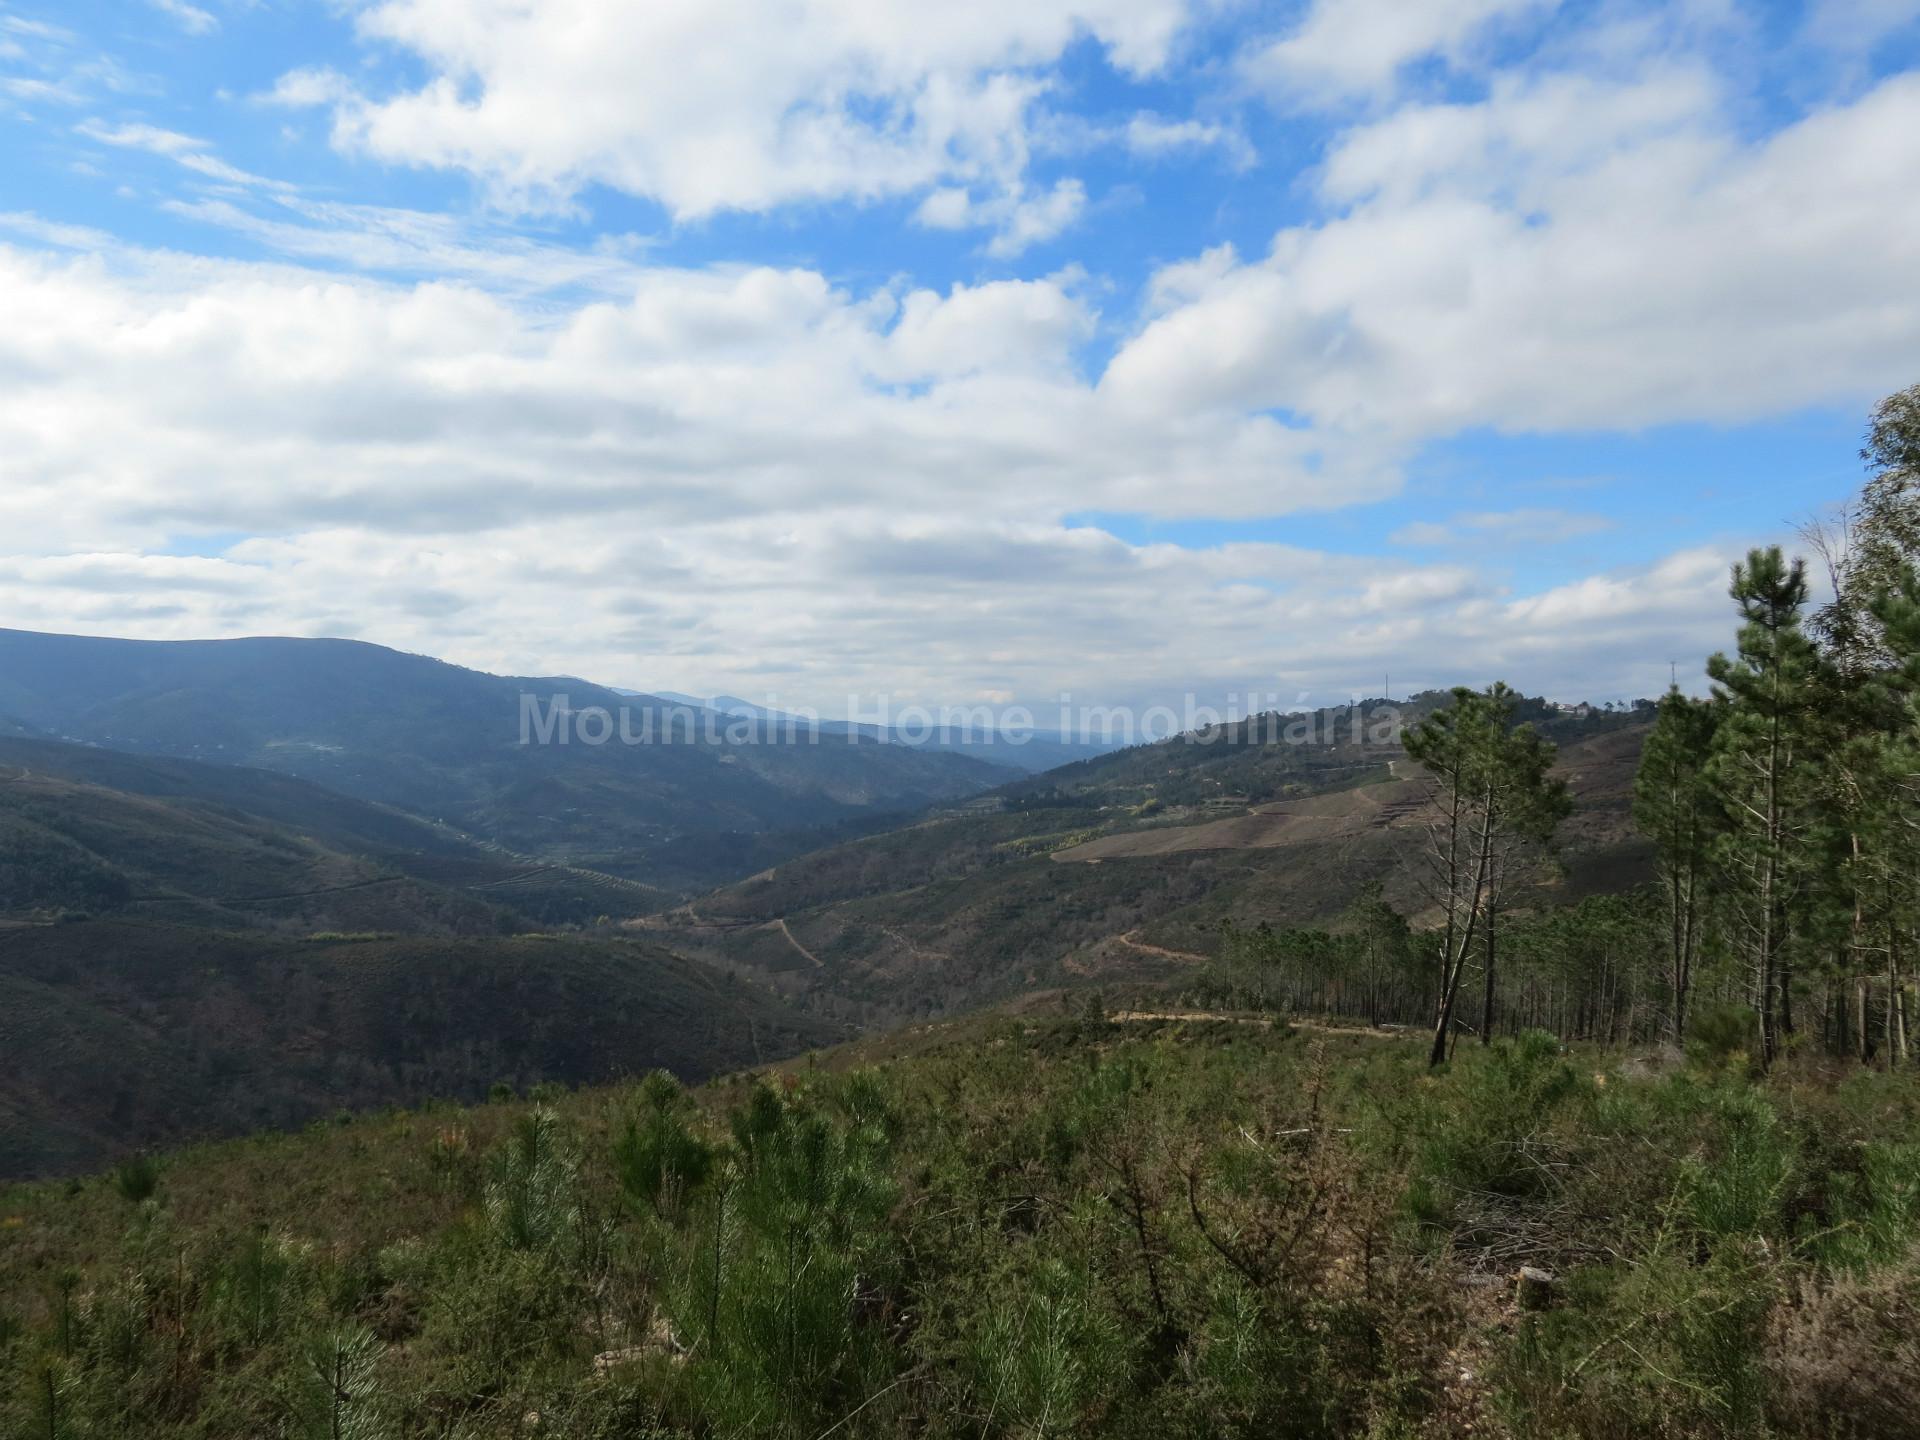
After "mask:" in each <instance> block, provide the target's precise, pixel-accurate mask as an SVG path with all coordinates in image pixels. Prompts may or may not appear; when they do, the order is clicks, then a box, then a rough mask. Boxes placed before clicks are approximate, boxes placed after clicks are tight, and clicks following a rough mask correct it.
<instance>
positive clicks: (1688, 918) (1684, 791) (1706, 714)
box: [1633, 685, 1723, 1045]
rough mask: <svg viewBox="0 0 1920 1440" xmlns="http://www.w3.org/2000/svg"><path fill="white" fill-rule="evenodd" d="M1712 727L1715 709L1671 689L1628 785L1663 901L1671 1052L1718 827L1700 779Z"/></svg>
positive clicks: (1683, 1024) (1683, 1025) (1708, 790)
mask: <svg viewBox="0 0 1920 1440" xmlns="http://www.w3.org/2000/svg"><path fill="white" fill-rule="evenodd" d="M1719 724H1720V707H1719V706H1718V705H1717V704H1716V703H1715V702H1713V701H1711V700H1695V699H1692V698H1691V697H1689V696H1687V695H1684V694H1682V693H1681V691H1680V687H1679V686H1677V685H1676V686H1674V687H1673V688H1672V689H1671V690H1669V691H1668V692H1667V694H1666V697H1665V698H1664V699H1662V700H1661V702H1660V708H1659V711H1658V714H1657V716H1656V718H1655V720H1654V724H1653V730H1652V732H1651V733H1650V734H1649V735H1648V736H1647V743H1646V748H1645V749H1644V750H1642V752H1641V755H1640V769H1639V772H1638V773H1637V774H1636V775H1635V776H1634V780H1633V817H1634V820H1635V822H1636V823H1637V824H1638V825H1639V826H1640V829H1641V830H1642V831H1643V832H1644V833H1645V834H1646V835H1647V836H1649V837H1650V838H1651V839H1652V840H1653V842H1654V845H1655V846H1656V847H1657V848H1658V851H1659V857H1660V858H1659V867H1660V887H1661V889H1662V890H1663V891H1664V892H1665V894H1666V898H1667V912H1668V938H1667V944H1668V949H1667V990H1668V1006H1669V1011H1668V1024H1669V1025H1670V1026H1671V1027H1672V1032H1673V1042H1674V1044H1676V1045H1681V1044H1685V1043H1686V1038H1687V1003H1688V1001H1689V999H1690V998H1691V996H1692V993H1693V973H1694V966H1695V962H1696V959H1697V957H1698V955H1699V951H1700V927H1701V923H1702V918H1703V913H1702V912H1703V910H1704V909H1705V897H1704V895H1703V894H1702V890H1703V887H1704V881H1705V880H1706V875H1707V870H1708V865H1709V860H1710V857H1711V853H1712V846H1713V841H1714V838H1715V836H1716V835H1717V834H1718V833H1719V831H1720V829H1721V827H1722V824H1723V820H1722V816H1721V812H1720V808H1719V805H1718V802H1717V801H1716V799H1715V796H1714V792H1713V786H1712V785H1711V784H1710V783H1709V782H1708V778H1707V770H1708V765H1709V763H1710V762H1711V760H1712V758H1713V742H1714V733H1715V731H1716V730H1717V729H1718V728H1719Z"/></svg>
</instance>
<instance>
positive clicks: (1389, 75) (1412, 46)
mask: <svg viewBox="0 0 1920 1440" xmlns="http://www.w3.org/2000/svg"><path fill="white" fill-rule="evenodd" d="M1557 4H1558V0H1420V3H1418V4H1407V3H1405V0H1313V3H1312V5H1311V6H1310V7H1309V8H1308V10H1307V12H1306V15H1305V16H1304V18H1303V19H1302V20H1301V22H1300V24H1299V26H1298V27H1297V28H1296V29H1295V30H1293V31H1292V32H1291V33H1289V34H1287V35H1285V36H1282V37H1281V38H1280V39H1277V40H1274V41H1271V42H1270V43H1268V44H1266V45H1265V46H1262V47H1258V48H1256V49H1255V50H1253V51H1252V53H1251V54H1250V55H1249V56H1248V57H1247V59H1246V61H1245V62H1244V63H1245V66H1246V69H1247V70H1248V72H1249V73H1250V74H1252V75H1253V76H1254V77H1255V78H1256V79H1257V80H1260V81H1262V82H1264V83H1266V84H1269V85H1271V86H1274V87H1275V88H1277V89H1280V90H1282V91H1283V92H1285V93H1288V94H1290V95H1295V96H1299V97H1302V98H1308V99H1327V98H1336V97H1339V96H1345V95H1354V94H1369V93H1378V92H1381V91H1383V90H1385V89H1386V88H1388V87H1389V86H1390V85H1391V84H1392V82H1393V80H1394V78H1395V77H1396V76H1397V75H1398V73H1399V72H1400V70H1401V68H1402V67H1403V66H1405V65H1408V64H1410V63H1412V62H1413V61H1416V60H1421V59H1425V58H1427V57H1428V56H1433V55H1438V56H1441V57H1443V58H1445V59H1447V60H1449V61H1453V62H1456V63H1457V62H1459V61H1460V60H1461V59H1462V58H1463V57H1464V56H1466V55H1467V54H1468V53H1469V51H1470V48H1471V47H1472V45H1473V44H1474V43H1475V42H1476V41H1477V40H1479V39H1480V37H1481V36H1482V35H1483V34H1484V33H1485V32H1486V31H1487V29H1488V28H1489V27H1491V26H1493V25H1495V24H1496V23H1498V22H1501V21H1506V20H1512V19H1515V18H1517V17H1522V16H1527V15H1538V14H1542V13H1544V12H1547V11H1550V10H1552V9H1553V8H1555V6H1556V5H1557Z"/></svg>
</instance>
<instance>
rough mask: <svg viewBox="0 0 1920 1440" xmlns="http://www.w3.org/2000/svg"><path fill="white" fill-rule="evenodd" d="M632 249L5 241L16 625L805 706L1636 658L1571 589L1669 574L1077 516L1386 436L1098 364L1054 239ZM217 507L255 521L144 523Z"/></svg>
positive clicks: (1680, 617)
mask: <svg viewBox="0 0 1920 1440" xmlns="http://www.w3.org/2000/svg"><path fill="white" fill-rule="evenodd" d="M633 279H634V284H633V287H632V289H631V291H630V292H629V294H628V295H627V297H626V298H624V299H621V300H605V301H597V302H594V303H590V304H585V305H581V306H578V307H576V308H573V309H569V310H564V311H561V312H558V313H555V312H553V311H551V310H550V309H547V308H544V307H541V308H523V307H521V306H518V305H516V304H513V303H510V302H508V301H506V300H504V299H502V298H500V297H496V296H488V295H485V294H482V293H480V292H478V291H475V290H470V289H464V288H460V287H456V286H449V285H444V284H418V285H412V286H408V287H388V286H380V285H375V284H372V283H370V282H367V281H364V280H352V279H341V278H339V277H333V276H323V275H317V274H312V273H303V272H301V271H299V270H296V269H292V268H288V267H269V266H247V265H240V264H234V263H223V262H210V261H203V260H187V259H182V258H176V257H166V256H144V257H143V256H141V255H140V254H138V252H124V251H123V252H119V253H117V254H114V255H112V256H111V257H109V258H108V259H98V258H89V257H76V258H73V259H70V260H54V259H49V258H47V257H46V256H33V255H28V254H23V253H21V252H18V251H10V250H7V249H5V248H4V247H0V305H4V307H5V309H6V311H7V313H8V314H9V315H10V316H13V317H15V323H14V324H13V325H10V326H9V327H7V329H6V330H5V331H4V332H0V369H4V370H5V371H6V372H7V373H8V374H9V375H11V376H13V377H15V378H14V380H13V382H12V383H10V385H9V386H8V387H6V389H5V390H4V391H0V450H4V453H6V454H7V455H8V456H9V472H8V473H9V483H8V485H7V486H6V487H5V489H4V490H0V534H4V535H8V536H11V537H15V538H14V540H13V542H12V545H13V547H14V553H13V554H12V555H11V556H10V557H9V556H7V555H6V554H5V549H6V547H0V606H4V607H5V610H6V613H7V614H8V615H9V617H10V620H11V622H12V623H15V624H18V625H24V626H28V627H40V628H51V629H82V630H89V631H94V632H98V633H129V634H143V635H154V636H183V635H192V634H234V633H247V632H260V631H271V632H275V633H307V634H317V633H338V634H357V635H363V636H365V637H366V638H369V639H375V640H380V641H382V642H385V643H390V644H397V645H401V646H404V647H406V648H410V649H416V650H423V651H428V652H432V653H439V654H446V655H449V656H450V657H451V658H454V659H456V660H460V661H462V662H465V663H472V664H478V665H484V666H489V667H492V668H497V669H504V670H510V671H519V672H528V671H534V672H552V671H556V670H558V671H566V672H570V673H580V674H588V675H592V676H595V677H599V678H604V679H607V680H610V681H615V682H625V683H632V684H636V685H642V686H646V685H651V686H665V687H668V688H678V689H692V690H702V691H703V692H704V690H706V689H714V688H718V689H731V690H735V691H740V692H745V693H752V694H756V695H757V694H764V693H766V692H767V691H769V690H774V691H777V692H778V693H779V694H780V695H782V696H783V697H785V698H787V699H789V700H790V701H793V702H795V703H808V704H814V705H818V706H820V707H822V708H828V707H836V708H837V707H838V705H839V704H840V703H841V697H842V696H843V695H845V694H847V693H850V692H860V693H865V694H872V693H876V692H879V691H882V690H885V691H887V692H889V693H893V694H895V695H896V698H899V697H913V696H917V697H919V698H922V699H928V700H944V699H949V698H951V697H953V696H955V695H968V694H974V693H982V692H986V691H995V690H998V691H1009V692H1012V693H1015V694H1017V695H1020V696H1022V697H1024V698H1026V699H1028V700H1029V701H1036V700H1038V701H1050V700H1051V698H1052V697H1053V695H1054V694H1055V693H1056V692H1057V690H1058V689H1059V688H1060V687H1062V686H1064V687H1067V688H1069V689H1072V690H1074V691H1075V692H1076V693H1079V694H1081V695H1083V696H1087V697H1090V698H1099V699H1102V700H1105V699H1121V700H1127V699H1135V700H1138V699H1145V698H1148V697H1150V696H1153V695H1157V694H1163V693H1165V692H1166V691H1168V690H1171V691H1173V692H1176V693H1177V692H1179V691H1182V690H1185V689H1187V688H1189V687H1191V688H1196V689H1199V690H1201V691H1203V692H1209V693H1211V692H1220V691H1224V690H1234V691H1236V692H1244V691H1245V690H1247V689H1248V688H1251V687H1265V688H1267V689H1268V690H1270V691H1275V692H1279V691H1284V692H1285V699H1286V702H1287V703H1291V702H1292V700H1293V698H1294V697H1295V694H1296V693H1297V691H1298V690H1300V689H1310V690H1314V691H1315V692H1316V693H1319V694H1321V695H1322V696H1325V697H1331V696H1332V695H1334V694H1336V693H1340V692H1341V691H1342V690H1343V689H1344V687H1347V686H1350V685H1363V684H1367V683H1370V680H1371V677H1372V676H1373V675H1375V674H1377V673H1378V672H1379V671H1380V670H1381V669H1383V668H1390V669H1392V671H1393V672H1394V674H1395V675H1396V676H1397V677H1406V678H1408V679H1411V678H1413V677H1416V676H1420V677H1425V678H1426V679H1430V680H1431V681H1433V682H1434V683H1440V682H1443V681H1446V682H1450V681H1452V680H1454V679H1457V678H1461V677H1462V676H1466V677H1468V678H1474V677H1479V676H1482V675H1485V676H1487V677H1489V678H1490V677H1491V675H1492V674H1493V673H1496V672H1497V673H1501V674H1505V675H1507V676H1508V678H1511V679H1514V680H1516V681H1517V682H1521V683H1526V684H1529V685H1530V686H1532V687H1533V688H1548V687H1551V688H1557V689H1561V690H1566V689H1569V688H1570V687H1571V688H1573V689H1579V688H1581V687H1582V686H1583V685H1591V686H1593V687H1595V688H1596V689H1598V690H1600V691H1601V692H1602V693H1626V692H1629V691H1634V690H1640V689H1647V690H1650V689H1657V688H1658V686H1657V684H1656V683H1655V682H1656V681H1657V680H1658V679H1659V675H1655V674H1651V673H1649V674H1647V675H1644V676H1643V675H1641V671H1642V670H1645V669H1646V665H1645V664H1642V661H1643V660H1644V659H1645V656H1644V655H1641V654H1640V653H1639V652H1638V651H1635V652H1633V653H1630V654H1629V653H1625V652H1622V653H1621V654H1620V655H1619V656H1618V657H1617V659H1616V658H1607V657H1609V656H1611V655H1612V652H1611V651H1609V650H1607V648H1606V647H1607V646H1609V645H1612V644H1613V643H1614V642H1613V640H1612V639H1611V638H1609V637H1610V636H1611V635H1612V634H1613V631H1612V630H1610V629H1608V628H1606V627H1605V626H1602V625H1600V623H1599V622H1598V621H1597V620H1596V619H1594V618H1593V617H1594V616H1595V615H1598V614H1602V613H1604V614H1606V615H1613V614H1615V612H1616V611H1617V610H1618V607H1619V606H1620V605H1622V604H1624V603H1629V602H1631V603H1634V604H1638V603H1640V601H1641V600H1643V599H1645V597H1646V595H1647V594H1652V595H1654V596H1656V597H1658V596H1660V595H1667V596H1668V598H1673V596H1674V595H1677V594H1678V591H1677V590H1676V586H1677V585H1678V582H1673V583H1671V584H1669V583H1667V582H1664V581H1663V582H1661V583H1662V585H1664V586H1665V588H1664V589H1661V588H1659V587H1655V588H1654V589H1653V590H1652V591H1646V590H1645V589H1644V587H1643V585H1642V582H1640V581H1638V580H1636V579H1634V578H1633V577H1603V578H1602V579H1600V580H1597V581H1594V582H1592V585H1591V587H1590V588H1589V589H1588V590H1576V589H1569V591H1568V593H1567V594H1566V595H1565V596H1563V597H1556V596H1548V597H1537V598H1535V599H1532V600H1524V601H1520V600H1513V599H1510V598H1508V597H1505V596H1504V595H1503V594H1502V593H1501V591H1500V589H1499V586H1498V582H1497V580H1495V579H1493V578H1490V577H1489V576H1488V575H1487V574H1486V573H1484V572H1478V571H1473V570H1469V569H1466V568H1464V567H1462V566H1459V565H1427V564H1418V563H1406V562H1395V561H1383V560H1379V559H1372V558H1366V557H1357V556H1339V555H1327V554H1321V553H1318V552H1315V551H1311V550H1307V549H1302V548H1300V547H1296V546H1288V545H1278V544H1266V543H1260V544H1254V543H1247V544H1233V545H1225V546H1217V547H1187V546H1181V545H1174V544H1165V543H1145V544H1129V543H1126V542H1123V541H1122V540H1120V539H1118V538H1116V537H1115V536H1113V535H1110V534H1107V533H1104V532H1102V531H1100V530H1096V529H1091V528H1087V527H1085V526H1074V525H1070V524H1069V522H1068V518H1067V517H1069V516H1070V515H1072V514H1074V513H1077V512H1081V511H1085V510H1106V511H1130V512H1145V513H1150V514H1152V513H1157V514H1164V515H1169V516H1177V515H1183V514H1202V515H1231V514H1236V513H1240V514H1263V515H1265V514H1273V513H1277V512H1282V511H1285V510H1287V509H1289V508H1295V507H1311V506H1317V505H1324V504H1328V503H1335V504H1337V503H1341V502H1342V501H1343V500H1346V499H1377V498H1380V497H1382V496H1384V495H1386V494H1388V493H1390V492H1391V489H1392V487H1393V485H1394V478H1393V476H1394V465H1393V460H1394V458H1395V457H1394V456H1392V455H1390V454H1387V453H1384V452H1379V451H1376V450H1370V449H1369V448H1368V447H1367V446H1366V445H1364V444H1362V443H1361V440H1360V439H1359V438H1358V437H1353V438H1350V439H1349V440H1348V441H1347V442H1346V443H1344V444H1342V445H1340V446H1338V447H1335V446H1331V445H1329V444H1328V443H1327V437H1324V436H1313V435H1306V434H1303V433H1301V432H1299V431H1297V430H1291V429H1288V428H1286V427H1283V426H1280V425H1278V424H1276V423H1274V422H1273V421H1271V420H1270V419H1268V418H1266V417H1263V416H1259V415H1251V414H1243V413H1235V412H1231V411H1224V410H1217V409H1216V410H1212V411H1206V412H1195V413H1190V414H1179V415H1168V414H1165V413H1162V412H1157V411H1156V412H1151V413H1142V412H1137V411H1135V410H1134V409H1132V408H1131V407H1129V406H1128V405H1126V404H1123V403H1118V402H1116V401H1115V400H1113V399H1112V398H1111V397H1109V396H1108V395H1106V394H1105V393H1103V392H1102V391H1101V390H1100V389H1098V388H1097V387H1095V386H1093V385H1092V384H1090V383H1089V382H1088V381H1087V380H1086V379H1085V378H1084V377H1083V375H1082V374H1081V371H1080V369H1079V366H1078V364H1077V363H1076V359H1075V356H1076V352H1077V350H1078V348H1079V347H1080V346H1081V345H1082V344H1083V343H1084V342H1085V341H1086V340H1087V338H1088V337H1089V336H1090V334H1091V333H1092V332H1093V330H1094V328H1095V326H1096V325H1097V324H1098V317H1097V315H1096V314H1095V313H1094V312H1093V311H1092V310H1091V309H1089V308H1088V306H1087V304H1086V302H1085V300H1084V299H1083V298H1081V297H1080V296H1078V295H1077V294H1076V293H1075V291H1074V288H1073V282H1072V281H1071V280H1070V279H1055V280H1038V281H1026V282H1012V281H1009V282H1001V283H995V284H989V285H981V286H957V287H954V288H953V289H951V290H949V291H948V292H946V293H944V294H934V293H931V292H927V291H917V290H916V291H909V292H907V293H905V294H902V295H895V294H894V293H892V292H890V291H884V290H883V291H878V292H874V293H871V294H866V295H855V294H849V293H847V292H845V291H842V290H838V289H836V288H834V287H833V286H831V285H829V284H828V283H827V282H826V281H825V280H824V279H822V278H821V277H820V276H819V275H817V274H814V273H812V272H808V271H794V270H788V271H779V270H768V269H738V270H696V271H688V270H669V269H657V268H656V269H648V268H644V267H639V266H636V267H635V269H634V272H633ZM234 534H247V535H252V536H255V537H257V538H254V539H249V540H244V541H241V542H239V543H236V544H231V545H229V546H227V548H226V549H225V551H224V553H222V554H218V555H214V556H211V557H200V556H192V555H187V556H182V555H178V554H169V553H163V552H167V551H171V550H178V549H180V548H182V546H181V544H180V542H181V541H183V540H185V541H187V542H189V543H187V544H186V546H185V548H187V549H193V548H196V547H195V546H194V545H193V544H191V543H190V542H191V540H192V537H194V536H205V535H215V536H227V537H230V536H232V535H234ZM223 543H224V542H223ZM20 547H25V548H20ZM1723 563H1724V562H1723V561H1722V560H1716V561H1715V565H1716V566H1718V565H1722V564H1723ZM1688 573H1689V574H1691V572H1688ZM1696 588H1698V587H1696ZM1718 588H1720V589H1723V588H1724V584H1723V582H1721V583H1720V584H1719V585H1718ZM1710 591H1711V592H1712V593H1709V592H1710ZM1701 594H1703V595H1706V597H1707V598H1706V600H1705V601H1702V602H1701V603H1699V604H1696V603H1695V599H1697V597H1694V598H1688V596H1685V595H1681V596H1679V598H1678V599H1676V600H1675V601H1674V607H1673V608H1672V609H1671V611H1670V612H1668V613H1656V612H1655V611H1653V610H1647V611H1646V612H1645V613H1644V614H1641V613H1640V612H1634V614H1633V615H1631V616H1629V619H1631V621H1632V623H1631V626H1630V627H1629V628H1630V630H1631V633H1633V634H1634V635H1635V636H1636V637H1638V641H1639V642H1640V643H1642V644H1644V645H1647V646H1651V647H1652V651H1651V652H1649V653H1655V654H1656V656H1657V659H1658V662H1659V663H1658V666H1656V667H1655V668H1656V669H1658V670H1659V672H1660V674H1664V663H1665V658H1666V656H1667V655H1668V654H1670V653H1679V654H1690V653H1694V650H1698V649H1700V648H1701V646H1703V645H1705V644H1708V643H1715V642H1717V640H1718V636H1719V632H1720V631H1721V630H1724V628H1725V626H1724V617H1723V616H1721V615H1720V613H1719V612H1720V611H1722V610H1724V608H1725V607H1724V604H1723V603H1722V602H1721V601H1720V600H1719V599H1718V596H1717V590H1716V589H1714V587H1708V588H1707V589H1703V590H1702V591H1701ZM1622 597H1624V598H1622ZM1596 607H1598V608H1597V609H1596ZM1608 607H1612V608H1608ZM1703 637H1705V638H1703ZM1689 644H1690V645H1693V646H1694V650H1686V649H1682V648H1679V647H1682V646H1683V645H1689ZM1596 647H1598V649H1597V651H1596ZM1595 653H1600V654H1601V655H1602V657H1603V659H1604V663H1603V664H1599V665H1593V664H1590V661H1591V660H1592V656H1593V655H1594V654H1595ZM1649 663H1650V662H1649ZM1636 667H1638V668H1636Z"/></svg>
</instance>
